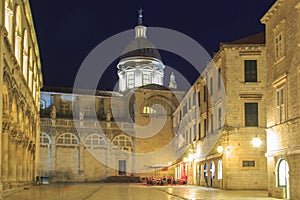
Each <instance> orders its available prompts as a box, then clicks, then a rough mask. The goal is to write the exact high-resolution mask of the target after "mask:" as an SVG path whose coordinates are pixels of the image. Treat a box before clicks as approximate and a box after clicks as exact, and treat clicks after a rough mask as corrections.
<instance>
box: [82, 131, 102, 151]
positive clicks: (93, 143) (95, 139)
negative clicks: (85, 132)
mask: <svg viewBox="0 0 300 200" xmlns="http://www.w3.org/2000/svg"><path fill="white" fill-rule="evenodd" d="M84 146H85V147H86V148H88V149H100V148H105V147H106V142H105V140H104V139H103V137H102V136H101V135H99V134H92V135H89V136H88V137H87V138H86V139H85V143H84Z"/></svg>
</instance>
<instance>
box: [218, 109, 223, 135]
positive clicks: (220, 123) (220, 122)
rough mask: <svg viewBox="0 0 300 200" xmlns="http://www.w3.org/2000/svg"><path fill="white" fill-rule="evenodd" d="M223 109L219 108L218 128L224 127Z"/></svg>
mask: <svg viewBox="0 0 300 200" xmlns="http://www.w3.org/2000/svg"><path fill="white" fill-rule="evenodd" d="M221 120H222V110H221V108H219V109H218V129H219V130H220V129H221V128H222V121H221Z"/></svg>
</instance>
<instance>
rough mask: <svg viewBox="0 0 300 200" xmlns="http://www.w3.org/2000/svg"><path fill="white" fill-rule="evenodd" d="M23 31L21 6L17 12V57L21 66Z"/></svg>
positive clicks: (17, 7) (17, 8)
mask: <svg viewBox="0 0 300 200" xmlns="http://www.w3.org/2000/svg"><path fill="white" fill-rule="evenodd" d="M21 31H22V17H21V9H20V6H19V5H17V6H16V11H15V56H16V59H17V61H18V63H19V64H21V40H22V38H21Z"/></svg>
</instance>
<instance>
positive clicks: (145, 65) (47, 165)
mask: <svg viewBox="0 0 300 200" xmlns="http://www.w3.org/2000/svg"><path fill="white" fill-rule="evenodd" d="M135 29H136V36H135V38H134V39H133V40H132V41H131V42H130V43H129V44H128V46H127V47H125V49H124V51H123V52H124V53H123V55H122V56H121V59H120V62H119V64H118V65H117V68H118V75H119V79H120V82H119V92H114V91H89V90H80V89H74V90H72V89H66V88H49V87H45V88H44V89H43V92H42V93H41V135H40V149H41V154H40V176H41V177H49V179H50V181H51V182H58V181H72V182H74V181H77V182H84V181H99V180H102V179H104V178H106V177H108V176H114V175H136V176H143V175H149V174H150V175H153V172H154V171H155V170H156V167H157V166H167V165H168V163H169V162H172V161H173V160H174V152H173V144H172V142H173V137H174V135H173V132H172V129H173V126H172V113H173V112H174V110H175V108H176V107H177V106H178V104H179V102H180V100H181V98H182V96H183V93H182V92H179V91H172V90H170V89H169V88H166V87H164V86H163V85H162V84H163V76H164V72H163V69H164V65H163V62H162V61H161V58H160V54H159V52H158V50H157V49H155V47H154V45H153V44H152V43H151V42H150V41H149V40H147V38H146V27H145V26H143V25H142V15H141V11H140V15H139V18H138V26H136V28H135ZM171 83H172V84H171V86H172V88H174V87H175V86H176V82H175V76H174V74H172V80H171ZM151 173H152V174H151Z"/></svg>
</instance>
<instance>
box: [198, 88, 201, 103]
mask: <svg viewBox="0 0 300 200" xmlns="http://www.w3.org/2000/svg"><path fill="white" fill-rule="evenodd" d="M200 105H201V93H200V91H199V92H198V106H199V107H200Z"/></svg>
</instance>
